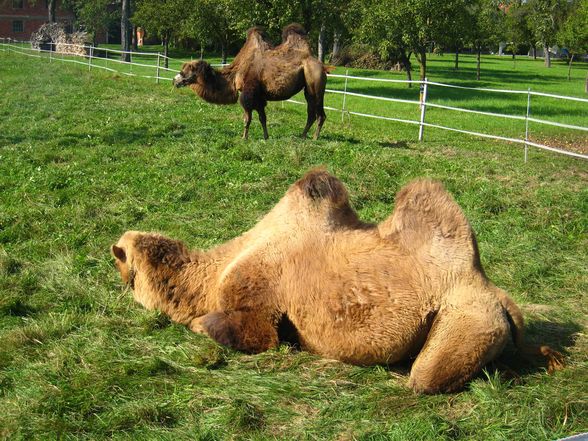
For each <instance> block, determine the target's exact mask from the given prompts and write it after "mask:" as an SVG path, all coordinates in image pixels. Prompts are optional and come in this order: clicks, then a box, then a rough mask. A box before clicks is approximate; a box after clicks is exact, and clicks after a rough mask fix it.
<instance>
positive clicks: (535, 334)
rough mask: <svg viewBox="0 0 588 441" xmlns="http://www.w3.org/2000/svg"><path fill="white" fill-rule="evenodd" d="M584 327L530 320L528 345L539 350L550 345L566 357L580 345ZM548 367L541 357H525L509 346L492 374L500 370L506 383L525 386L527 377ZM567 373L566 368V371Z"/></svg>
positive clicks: (569, 323) (526, 331)
mask: <svg viewBox="0 0 588 441" xmlns="http://www.w3.org/2000/svg"><path fill="white" fill-rule="evenodd" d="M582 329H583V327H582V326H581V325H580V324H579V323H576V322H573V321H569V322H563V323H558V322H553V321H548V320H544V319H538V320H529V321H527V323H526V325H525V345H527V346H528V347H538V346H543V345H547V346H549V347H551V348H552V349H554V350H556V351H558V352H560V353H561V354H563V356H564V362H565V357H566V355H568V354H569V352H568V350H567V349H566V348H570V347H572V346H574V345H575V344H576V340H577V337H578V333H579V332H581V331H582ZM547 367H548V360H547V358H545V357H543V356H541V355H528V354H521V353H520V352H519V351H516V350H515V348H514V346H513V345H512V344H509V345H508V346H507V347H506V348H505V350H504V352H503V353H502V355H501V356H500V357H498V358H497V359H496V360H495V361H494V362H493V363H491V365H489V366H488V368H489V369H488V370H496V371H498V372H499V373H500V374H501V375H502V376H503V377H505V378H506V379H512V380H514V381H515V383H519V382H524V379H525V377H526V376H529V375H533V374H536V373H539V372H544V371H545V370H546V369H547ZM564 369H565V368H564Z"/></svg>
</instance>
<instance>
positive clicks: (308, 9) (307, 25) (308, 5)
mask: <svg viewBox="0 0 588 441" xmlns="http://www.w3.org/2000/svg"><path fill="white" fill-rule="evenodd" d="M302 21H303V23H302V25H303V26H304V30H305V31H306V32H308V33H309V34H310V31H311V27H312V0H304V1H303V2H302Z"/></svg>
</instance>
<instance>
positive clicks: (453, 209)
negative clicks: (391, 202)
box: [378, 179, 483, 273]
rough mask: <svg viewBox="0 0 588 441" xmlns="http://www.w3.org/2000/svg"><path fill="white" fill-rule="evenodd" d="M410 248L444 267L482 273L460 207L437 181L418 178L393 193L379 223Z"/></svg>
mask: <svg viewBox="0 0 588 441" xmlns="http://www.w3.org/2000/svg"><path fill="white" fill-rule="evenodd" d="M378 229H379V232H380V235H381V236H382V237H391V236H396V238H397V240H398V241H399V242H400V243H401V244H402V245H403V246H404V247H405V248H406V249H407V250H409V251H410V252H413V253H415V254H416V255H417V256H419V257H421V258H422V259H423V260H424V261H425V262H427V263H434V265H436V266H441V267H443V268H444V269H447V270H450V271H451V270H453V271H460V270H470V269H473V268H476V269H477V270H478V271H479V272H481V273H483V270H482V267H481V264H480V257H479V252H478V245H477V243H476V237H475V235H474V232H473V230H472V228H471V227H470V224H469V222H468V220H467V219H466V217H465V215H464V213H463V211H462V210H461V208H460V207H459V205H457V203H456V202H455V200H454V199H453V197H451V195H450V194H449V193H448V192H447V191H446V190H445V188H444V187H443V185H442V184H441V183H440V182H438V181H433V180H430V179H420V180H416V181H414V182H411V183H410V184H408V185H406V186H405V187H403V188H402V189H401V190H400V191H399V192H398V194H397V195H396V206H395V208H394V212H393V213H392V215H391V216H390V217H389V218H388V219H387V220H385V221H384V222H382V223H381V224H380V225H379V226H378Z"/></svg>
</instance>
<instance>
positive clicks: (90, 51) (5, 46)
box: [0, 38, 588, 162]
mask: <svg viewBox="0 0 588 441" xmlns="http://www.w3.org/2000/svg"><path fill="white" fill-rule="evenodd" d="M7 41H8V42H7ZM12 42H14V43H18V42H16V41H15V40H11V39H5V38H0V48H1V49H2V51H4V52H14V53H18V54H21V55H25V56H29V57H35V58H45V57H43V56H42V55H41V53H43V52H48V53H49V61H50V62H51V61H52V60H59V61H64V62H70V63H76V64H82V65H85V66H88V69H89V70H91V69H92V68H97V69H104V70H107V71H110V72H117V73H120V74H123V75H127V76H134V77H142V78H149V79H155V81H156V82H157V83H159V80H167V81H173V78H168V77H163V76H161V75H160V72H161V71H166V72H173V73H175V72H177V70H174V69H170V68H166V67H164V66H161V59H164V60H165V59H167V60H174V61H181V60H177V59H174V58H170V57H166V56H165V55H163V54H161V53H159V52H157V53H153V52H133V51H120V50H116V49H109V48H97V47H94V46H88V45H75V44H69V43H59V44H60V45H63V46H74V47H78V48H79V49H83V52H84V55H83V56H82V55H80V54H73V53H72V54H68V53H65V54H64V53H63V52H62V53H61V58H56V57H54V56H53V54H54V53H58V52H56V51H54V50H51V49H52V48H53V46H51V47H50V49H49V50H46V49H33V48H28V47H24V46H23V44H28V43H29V42H20V45H17V44H12ZM50 44H51V45H55V44H54V43H50ZM27 51H29V52H35V53H29V52H27ZM96 51H103V52H105V53H106V56H105V57H98V56H96ZM109 52H110V53H114V54H125V53H126V54H129V55H130V56H131V57H132V56H133V55H139V56H143V55H147V56H153V57H156V59H155V62H156V63H157V64H156V65H155V64H143V63H134V62H133V61H132V58H131V61H124V60H120V59H118V58H110V57H108V53H109ZM64 55H65V56H72V57H77V58H86V59H87V62H84V61H80V60H79V59H76V58H73V59H72V58H64ZM93 60H105V62H106V64H108V61H113V62H115V63H118V64H127V65H129V68H130V70H131V71H130V72H124V71H119V70H116V69H112V68H109V67H107V66H101V65H99V64H96V63H95V62H93ZM133 66H139V67H144V68H153V69H154V71H155V72H154V73H155V75H143V74H139V73H133V72H132V67H133ZM213 66H223V65H218V64H217V65H213ZM329 76H330V77H334V78H342V79H345V87H344V90H342V91H341V90H335V89H326V92H328V93H332V94H341V95H343V106H342V108H341V109H338V108H334V107H325V109H327V110H332V111H337V112H341V121H342V122H343V121H344V117H345V115H347V116H348V117H349V116H350V115H356V116H361V117H366V118H375V119H381V120H385V121H394V122H400V123H405V124H414V125H418V126H419V135H418V139H419V141H422V140H423V134H424V128H425V127H431V128H436V129H441V130H448V131H452V132H458V133H464V134H468V135H473V136H478V137H482V138H489V139H495V140H500V141H506V142H513V143H517V144H524V146H525V148H524V155H525V162H527V153H528V147H529V146H532V147H536V148H539V149H542V150H547V151H551V152H555V153H559V154H562V155H566V156H571V157H575V158H582V159H588V155H585V154H581V153H575V152H570V151H567V150H563V149H559V148H556V147H551V146H547V145H544V144H540V143H535V142H531V141H529V122H533V123H536V124H543V125H549V126H555V127H560V128H565V129H571V130H580V131H588V127H583V126H577V125H573V124H565V123H558V122H554V121H546V120H542V119H539V118H532V117H530V109H531V96H532V95H535V96H541V97H548V98H554V99H564V100H571V101H576V102H581V103H588V99H584V98H578V97H571V96H565V95H555V94H550V93H543V92H533V91H531V90H530V89H528V90H527V91H522V90H508V89H493V88H477V87H467V86H458V85H454V84H445V83H438V82H434V81H429V80H428V79H426V78H425V80H424V81H420V80H410V81H409V80H395V79H388V78H382V79H379V78H368V77H360V76H351V75H349V72H348V71H346V74H345V75H335V74H330V75H329ZM350 79H352V80H357V81H372V82H382V83H412V84H417V83H418V84H420V86H421V91H422V92H423V93H422V94H421V95H422V96H421V100H418V101H416V100H405V99H399V98H389V97H382V96H376V95H366V94H361V93H355V92H349V91H348V90H347V87H348V86H347V82H348V80H350ZM429 86H438V87H446V88H454V89H466V90H475V91H478V92H491V93H509V94H527V112H526V114H525V115H524V116H521V115H509V114H504V113H493V112H484V111H480V110H473V109H464V108H460V107H453V106H446V105H442V104H435V103H431V102H427V98H428V96H427V95H428V94H427V89H428V87H429ZM348 96H354V97H360V98H365V99H371V100H380V101H388V102H396V103H404V104H412V105H419V106H420V110H421V114H420V119H419V120H418V121H417V120H408V119H401V118H392V117H385V116H379V115H372V114H368V113H361V112H354V111H350V110H349V104H348V103H347V97H348ZM287 101H288V102H291V103H295V104H306V103H303V102H300V101H296V100H292V99H289V100H287ZM427 107H431V108H438V109H444V110H450V111H457V112H466V113H472V114H478V115H484V116H491V117H497V118H506V119H513V120H522V121H525V136H524V139H521V138H510V137H504V136H497V135H491V134H488V133H480V132H474V131H469V130H462V129H456V128H453V127H447V126H443V125H438V124H431V123H427V122H426V121H425V118H426V108H427Z"/></svg>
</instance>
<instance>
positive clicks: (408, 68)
mask: <svg viewBox="0 0 588 441" xmlns="http://www.w3.org/2000/svg"><path fill="white" fill-rule="evenodd" d="M400 62H401V63H402V65H403V66H404V70H406V78H407V79H408V81H412V66H411V64H410V54H409V55H408V56H407V55H406V51H405V50H404V49H401V51H400ZM408 87H412V83H408Z"/></svg>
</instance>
